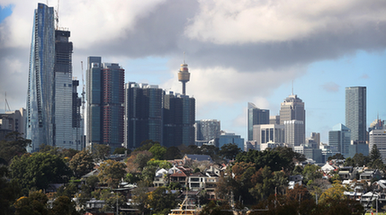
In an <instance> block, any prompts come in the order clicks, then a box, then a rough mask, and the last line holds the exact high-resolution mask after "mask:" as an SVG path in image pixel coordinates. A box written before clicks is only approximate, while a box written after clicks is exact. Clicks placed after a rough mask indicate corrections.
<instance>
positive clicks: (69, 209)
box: [51, 196, 80, 215]
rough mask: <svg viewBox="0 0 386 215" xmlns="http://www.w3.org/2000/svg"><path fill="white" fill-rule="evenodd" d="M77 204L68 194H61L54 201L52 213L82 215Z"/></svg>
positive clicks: (57, 214) (56, 214)
mask: <svg viewBox="0 0 386 215" xmlns="http://www.w3.org/2000/svg"><path fill="white" fill-rule="evenodd" d="M75 206H76V205H75V202H72V201H71V199H70V198H69V197H68V196H59V197H58V198H56V199H55V201H54V202H53V203H52V209H51V213H52V214H55V215H80V213H79V212H78V211H76V209H75Z"/></svg>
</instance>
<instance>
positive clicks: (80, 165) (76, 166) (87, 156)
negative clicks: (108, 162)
mask: <svg viewBox="0 0 386 215" xmlns="http://www.w3.org/2000/svg"><path fill="white" fill-rule="evenodd" d="M69 167H70V169H71V170H72V171H74V173H75V176H76V177H78V178H79V177H81V176H83V175H85V174H87V173H89V172H90V171H92V170H93V169H94V161H93V158H92V155H91V153H90V152H89V151H86V150H82V151H80V152H78V153H77V154H76V155H74V156H73V157H72V159H71V160H70V162H69Z"/></svg>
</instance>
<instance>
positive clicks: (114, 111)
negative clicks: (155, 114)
mask: <svg viewBox="0 0 386 215" xmlns="http://www.w3.org/2000/svg"><path fill="white" fill-rule="evenodd" d="M124 80H125V73H124V69H122V68H121V67H120V66H119V64H116V63H104V64H102V63H101V57H88V62H87V103H88V104H87V136H86V138H87V140H86V146H87V147H92V146H93V144H105V145H109V146H110V147H111V150H112V151H114V150H115V149H116V148H118V147H121V146H122V143H123V130H124V129H123V113H124V108H123V102H124Z"/></svg>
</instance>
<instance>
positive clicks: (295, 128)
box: [284, 120, 305, 148]
mask: <svg viewBox="0 0 386 215" xmlns="http://www.w3.org/2000/svg"><path fill="white" fill-rule="evenodd" d="M284 133H285V138H284V140H285V143H286V144H288V146H289V147H292V148H294V147H295V146H300V145H301V144H304V142H305V132H304V123H303V121H301V120H289V121H284Z"/></svg>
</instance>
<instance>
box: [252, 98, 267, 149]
mask: <svg viewBox="0 0 386 215" xmlns="http://www.w3.org/2000/svg"><path fill="white" fill-rule="evenodd" d="M263 124H269V110H264V109H260V108H257V107H256V106H255V105H254V104H253V103H250V102H248V141H250V140H253V126H254V125H263Z"/></svg>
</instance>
